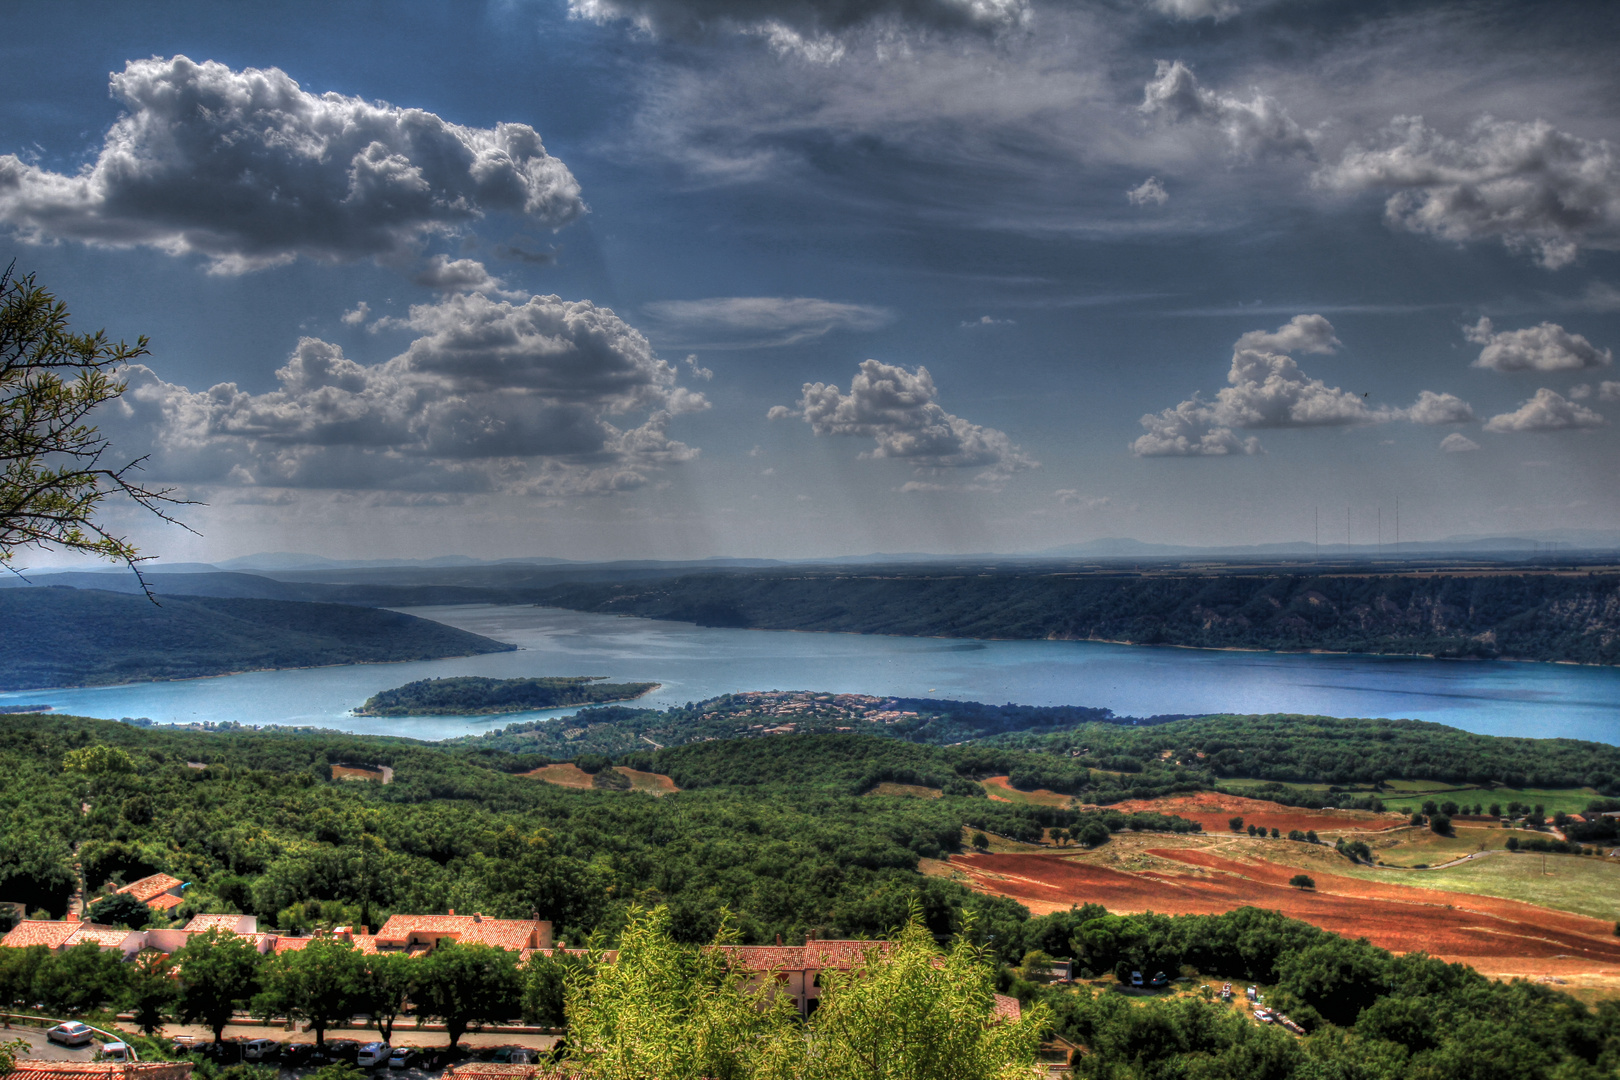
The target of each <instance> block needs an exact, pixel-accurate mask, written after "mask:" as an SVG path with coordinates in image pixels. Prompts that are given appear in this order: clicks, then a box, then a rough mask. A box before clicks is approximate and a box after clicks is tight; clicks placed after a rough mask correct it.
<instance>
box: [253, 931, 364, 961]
mask: <svg viewBox="0 0 1620 1080" xmlns="http://www.w3.org/2000/svg"><path fill="white" fill-rule="evenodd" d="M317 936H318V935H316V934H309V935H303V936H298V935H287V934H283V935H280V936H278V937H277V938H276V941H275V944H274V945H273V946H271V948H272V949H274V950H275V951H276V952H278V953H284V952H298V951H299V950H300V949H303V948H305V947H307V946H308V945H309V943H310V942H312V941H314V940H315V938H316V937H317ZM340 936H341V937H342V938H343V939H344V940H345V941H349V942H351V943H353V945H354V947H355V948H356V949H358V950H360V951H361V952H363V953H365V954H366V955H368V956H372V955H375V954H376V952H377V939H376V938H374V937H372V936H371V935H370V934H342V935H340Z"/></svg>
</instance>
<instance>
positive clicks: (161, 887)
mask: <svg viewBox="0 0 1620 1080" xmlns="http://www.w3.org/2000/svg"><path fill="white" fill-rule="evenodd" d="M184 884H185V882H183V881H181V880H180V879H179V878H177V877H170V876H169V875H168V874H153V875H152V876H151V877H143V878H141V880H139V881H132V882H130V883H129V884H128V885H125V886H124V887H123V888H122V889H119V890H118V891H119V892H121V893H125V894H126V895H129V896H133V897H134V898H135V899H137V900H139V901H140V902H141V903H143V904H145V905H147V906H148V907H156V906H157V905H156V904H154V903H153V902H152V901H153V899H154V898H156V897H158V896H161V895H163V894H164V893H166V892H168V891H169V890H170V889H178V888H179V887H180V886H182V885H184ZM174 902H175V903H176V904H178V903H179V902H180V898H179V897H175V901H174ZM171 906H172V905H171Z"/></svg>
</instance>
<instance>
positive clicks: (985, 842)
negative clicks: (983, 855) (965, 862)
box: [973, 832, 990, 851]
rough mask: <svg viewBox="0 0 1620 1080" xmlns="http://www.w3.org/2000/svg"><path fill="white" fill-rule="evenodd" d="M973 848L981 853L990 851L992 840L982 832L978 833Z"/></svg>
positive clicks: (974, 837) (975, 835) (974, 836)
mask: <svg viewBox="0 0 1620 1080" xmlns="http://www.w3.org/2000/svg"><path fill="white" fill-rule="evenodd" d="M973 846H974V848H976V849H977V850H979V851H989V850H990V838H989V837H988V836H986V835H984V833H982V832H976V833H974V834H973Z"/></svg>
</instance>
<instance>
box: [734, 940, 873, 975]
mask: <svg viewBox="0 0 1620 1080" xmlns="http://www.w3.org/2000/svg"><path fill="white" fill-rule="evenodd" d="M717 947H718V948H719V949H720V950H721V951H722V952H725V953H728V954H730V955H731V956H732V958H733V959H734V960H736V962H737V963H738V964H740V965H741V966H742V967H744V968H746V969H748V970H749V971H769V970H770V969H772V968H776V969H779V970H782V971H820V970H823V969H825V968H849V967H853V966H855V965H856V964H858V963H860V962H861V961H862V960H863V959H865V957H866V953H867V951H868V950H870V949H874V948H875V949H877V950H878V951H880V952H888V951H889V947H890V946H889V943H888V942H887V941H807V942H805V943H804V944H803V945H720V946H717Z"/></svg>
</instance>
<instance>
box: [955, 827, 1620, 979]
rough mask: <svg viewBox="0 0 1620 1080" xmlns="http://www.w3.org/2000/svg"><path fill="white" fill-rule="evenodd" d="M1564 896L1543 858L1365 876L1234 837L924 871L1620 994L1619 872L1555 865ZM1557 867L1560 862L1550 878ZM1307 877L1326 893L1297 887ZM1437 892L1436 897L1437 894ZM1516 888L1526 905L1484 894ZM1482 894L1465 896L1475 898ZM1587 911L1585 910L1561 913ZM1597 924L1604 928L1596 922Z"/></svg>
mask: <svg viewBox="0 0 1620 1080" xmlns="http://www.w3.org/2000/svg"><path fill="white" fill-rule="evenodd" d="M1548 864H1549V867H1550V868H1553V869H1554V871H1555V872H1556V873H1557V874H1559V875H1561V878H1560V881H1561V884H1562V885H1563V886H1564V891H1563V893H1562V894H1560V893H1558V892H1556V891H1555V890H1553V889H1548V890H1546V891H1545V892H1538V891H1537V890H1536V889H1535V887H1534V882H1530V881H1527V880H1526V875H1528V873H1529V872H1530V871H1531V869H1533V868H1539V865H1540V857H1539V856H1534V857H1532V856H1529V855H1508V854H1502V855H1492V856H1488V857H1483V858H1479V859H1473V860H1470V861H1469V862H1468V863H1465V864H1462V865H1460V866H1458V867H1457V868H1455V869H1453V870H1437V871H1422V870H1419V871H1411V870H1404V871H1403V870H1394V869H1388V870H1386V869H1376V868H1370V867H1356V866H1354V865H1353V864H1351V863H1350V862H1349V861H1348V860H1347V859H1345V858H1343V857H1342V856H1340V855H1338V854H1337V853H1336V852H1334V850H1333V849H1332V848H1331V847H1329V846H1327V845H1310V844H1302V843H1296V842H1290V841H1286V840H1257V839H1250V838H1249V837H1247V836H1243V837H1234V836H1232V835H1231V834H1230V833H1228V834H1226V835H1215V836H1182V837H1171V836H1166V835H1164V834H1139V835H1130V834H1121V835H1119V836H1117V837H1116V838H1115V839H1114V840H1112V841H1110V842H1109V843H1108V844H1105V845H1103V846H1102V847H1101V848H1099V849H1097V850H1095V851H1091V852H1083V853H1069V854H1060V853H1056V852H1050V851H1049V852H1041V853H1018V852H996V851H992V852H989V853H982V854H966V855H953V856H952V857H951V858H950V859H949V861H948V862H946V861H938V862H935V861H930V862H928V863H927V864H926V865H925V866H924V867H923V869H924V871H925V872H927V873H933V874H938V875H941V876H950V877H955V878H957V879H958V880H961V881H962V882H963V883H964V884H967V885H969V886H970V887H972V888H975V889H978V890H980V891H982V892H987V893H993V894H996V895H1001V896H1007V897H1010V898H1012V899H1015V900H1017V901H1019V902H1020V903H1022V904H1024V905H1025V906H1027V907H1029V908H1030V909H1031V910H1032V911H1035V912H1036V913H1045V912H1050V911H1057V910H1064V909H1067V908H1068V907H1069V906H1070V905H1072V904H1080V903H1088V902H1090V903H1098V904H1102V905H1103V906H1104V907H1106V908H1108V909H1109V910H1110V911H1115V912H1132V911H1156V912H1161V913H1165V914H1215V913H1219V912H1223V911H1230V910H1232V909H1233V908H1237V907H1242V906H1246V905H1248V906H1255V907H1263V908H1269V909H1273V910H1276V911H1281V912H1282V913H1283V914H1285V915H1288V916H1290V917H1292V918H1297V919H1302V920H1304V921H1306V922H1309V923H1312V924H1313V925H1316V926H1320V927H1322V928H1323V929H1326V930H1331V931H1333V932H1335V933H1339V934H1344V935H1346V936H1349V937H1366V938H1368V939H1369V940H1371V941H1372V942H1373V944H1375V945H1379V946H1382V947H1384V948H1387V949H1391V950H1393V951H1395V952H1412V951H1419V950H1421V951H1424V952H1427V953H1430V954H1432V955H1435V956H1440V957H1443V958H1445V959H1447V960H1451V961H1458V962H1463V963H1467V964H1470V965H1472V966H1474V967H1475V968H1477V969H1479V970H1480V971H1482V972H1484V973H1486V974H1489V975H1494V976H1503V977H1507V976H1519V975H1523V976H1528V977H1539V978H1545V979H1547V980H1549V981H1560V982H1563V983H1566V984H1570V985H1576V986H1584V987H1589V988H1595V989H1601V990H1615V989H1620V938H1617V937H1616V936H1615V934H1614V926H1615V923H1614V919H1613V918H1612V917H1610V916H1608V915H1605V914H1602V912H1603V911H1604V910H1607V909H1606V908H1605V906H1604V905H1605V904H1607V905H1609V906H1610V907H1612V906H1613V905H1615V904H1616V903H1617V901H1616V900H1613V899H1605V898H1606V897H1620V866H1609V865H1606V864H1605V863H1604V862H1602V861H1600V860H1597V859H1581V858H1578V857H1574V856H1563V857H1551V858H1549V859H1548ZM1554 864H1561V865H1558V866H1556V867H1555V866H1554ZM1302 869H1303V870H1305V871H1306V872H1307V873H1309V875H1310V876H1311V877H1312V878H1313V879H1314V880H1315V882H1316V887H1315V888H1314V889H1311V890H1302V889H1298V888H1294V887H1291V886H1290V885H1289V884H1288V881H1289V879H1290V878H1292V877H1293V876H1294V875H1295V874H1297V873H1299V872H1300V871H1301V870H1302ZM1431 882H1432V883H1433V885H1434V886H1436V887H1427V886H1429V885H1430V883H1431ZM1492 886H1495V891H1498V892H1500V891H1504V889H1506V888H1510V887H1511V888H1515V889H1516V890H1517V891H1520V892H1522V893H1524V894H1525V896H1526V897H1538V898H1540V900H1541V903H1540V904H1532V903H1528V902H1525V900H1524V899H1513V898H1505V897H1501V896H1492V895H1482V893H1483V891H1484V889H1485V888H1487V887H1492ZM1471 887H1472V888H1475V889H1478V890H1479V891H1476V892H1470V891H1467V890H1468V889H1470V888H1471ZM1552 903H1558V904H1559V905H1560V906H1561V907H1566V908H1567V907H1570V906H1573V905H1579V907H1581V908H1586V909H1587V910H1586V911H1585V912H1584V913H1583V912H1578V911H1574V910H1555V909H1554V908H1553V907H1552V906H1550V904H1552ZM1594 916H1596V917H1594Z"/></svg>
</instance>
